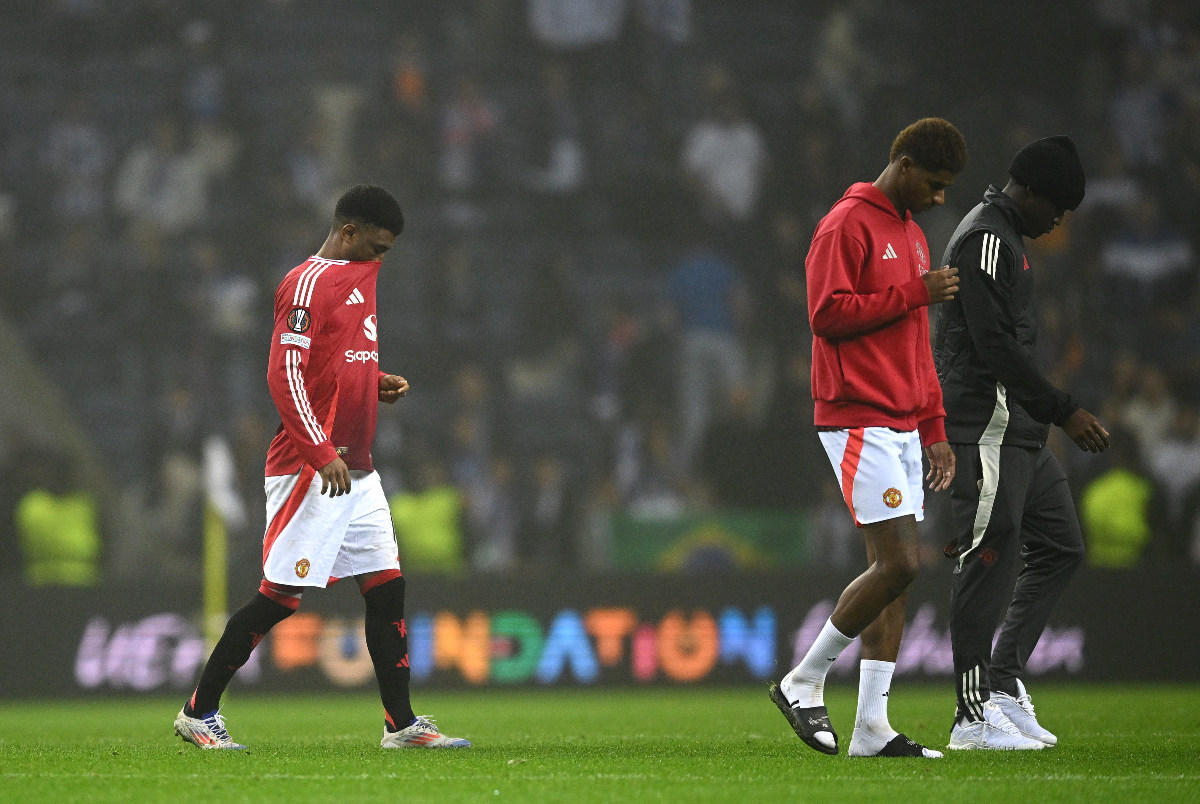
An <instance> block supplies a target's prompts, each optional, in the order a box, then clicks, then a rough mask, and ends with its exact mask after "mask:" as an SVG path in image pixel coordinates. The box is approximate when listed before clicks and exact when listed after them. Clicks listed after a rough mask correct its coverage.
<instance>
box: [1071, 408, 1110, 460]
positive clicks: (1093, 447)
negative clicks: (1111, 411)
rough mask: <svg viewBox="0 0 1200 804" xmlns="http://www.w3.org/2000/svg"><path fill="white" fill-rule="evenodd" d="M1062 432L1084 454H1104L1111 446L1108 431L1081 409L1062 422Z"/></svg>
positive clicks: (1097, 420)
mask: <svg viewBox="0 0 1200 804" xmlns="http://www.w3.org/2000/svg"><path fill="white" fill-rule="evenodd" d="M1062 429H1063V432H1064V433H1066V434H1067V437H1068V438H1070V439H1071V440H1072V441H1074V442H1075V443H1076V444H1078V445H1079V448H1080V449H1081V450H1084V451H1086V452H1104V450H1106V449H1108V448H1109V447H1110V446H1112V442H1111V441H1110V440H1109V436H1108V431H1107V430H1105V429H1104V426H1103V425H1102V424H1100V421H1099V419H1097V418H1096V417H1095V416H1093V415H1092V414H1090V413H1088V412H1087V411H1086V410H1084V409H1083V408H1080V409H1079V410H1077V411H1075V412H1074V413H1072V414H1071V415H1070V417H1069V418H1068V419H1067V420H1066V421H1065V422H1063V428H1062Z"/></svg>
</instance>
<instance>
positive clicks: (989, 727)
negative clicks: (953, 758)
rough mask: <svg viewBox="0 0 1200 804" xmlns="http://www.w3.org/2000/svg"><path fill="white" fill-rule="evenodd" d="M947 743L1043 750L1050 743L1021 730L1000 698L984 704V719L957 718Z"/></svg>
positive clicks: (989, 748)
mask: <svg viewBox="0 0 1200 804" xmlns="http://www.w3.org/2000/svg"><path fill="white" fill-rule="evenodd" d="M946 747H947V748H949V749H951V750H952V751H1040V750H1041V749H1043V748H1045V747H1046V744H1045V743H1043V742H1042V741H1041V740H1035V739H1033V738H1032V737H1026V736H1025V735H1023V734H1021V732H1020V730H1019V729H1018V728H1017V727H1016V726H1015V725H1014V724H1013V722H1012V721H1011V720H1009V719H1008V716H1006V715H1005V714H1004V712H1003V711H1002V710H1001V709H1000V707H999V706H998V705H997V704H996V702H995V701H992V700H988V701H985V702H984V704H983V720H976V721H972V722H968V723H958V722H956V723H955V724H954V728H953V729H951V731H950V744H949V745H948V746H946Z"/></svg>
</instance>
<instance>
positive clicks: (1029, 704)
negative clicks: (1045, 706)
mask: <svg viewBox="0 0 1200 804" xmlns="http://www.w3.org/2000/svg"><path fill="white" fill-rule="evenodd" d="M992 700H993V701H995V702H996V705H997V706H999V707H1000V711H1001V712H1003V713H1004V714H1005V715H1006V716H1007V717H1008V719H1009V720H1011V721H1012V722H1013V725H1014V726H1016V727H1017V731H1019V732H1021V734H1024V735H1025V736H1026V737H1029V738H1031V739H1034V740H1038V741H1040V742H1043V743H1045V744H1046V745H1056V744H1057V743H1058V738H1057V737H1055V736H1054V735H1053V734H1051V733H1050V732H1048V731H1046V730H1045V729H1044V728H1042V725H1041V724H1040V723H1038V722H1037V717H1035V716H1034V714H1033V701H1032V700H1031V699H1030V698H1029V693H1028V692H1026V691H1025V685H1024V684H1022V683H1021V679H1019V678H1018V679H1017V697H1016V698H1014V697H1012V696H1011V695H1009V694H1008V693H1006V692H996V691H995V690H993V691H992Z"/></svg>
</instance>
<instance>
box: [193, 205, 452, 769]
mask: <svg viewBox="0 0 1200 804" xmlns="http://www.w3.org/2000/svg"><path fill="white" fill-rule="evenodd" d="M403 228H404V215H403V213H402V212H401V210H400V205H399V204H398V203H397V202H396V199H395V198H393V197H392V196H391V194H390V193H388V192H387V191H386V190H384V189H383V188H382V187H377V186H374V185H358V186H355V187H351V188H350V189H349V190H347V191H346V192H345V193H344V194H343V195H342V197H341V198H340V199H339V200H338V202H337V207H336V208H335V210H334V223H333V227H332V229H330V232H329V236H328V237H327V238H326V240H325V244H324V245H323V246H321V249H320V250H319V251H318V252H317V253H316V254H315V255H314V256H312V257H310V258H309V259H307V260H305V261H304V262H303V263H301V264H300V265H298V266H297V267H296V268H294V269H292V271H291V272H290V273H288V275H287V276H286V277H284V280H283V282H281V283H280V285H279V289H278V290H277V291H276V292H275V329H274V332H273V333H272V335H271V357H270V364H269V369H268V374H267V384H268V386H269V387H270V389H271V397H272V399H274V401H275V407H276V408H277V409H278V410H279V416H280V419H281V424H280V425H279V430H278V432H277V433H276V435H275V439H274V440H273V441H272V442H271V446H270V449H269V450H268V452H267V466H266V475H267V477H266V491H267V522H268V524H267V532H266V535H265V537H264V539H263V581H262V584H261V585H260V586H259V589H258V593H257V594H255V595H254V597H253V599H251V600H250V602H249V603H247V604H246V605H245V606H243V607H242V608H241V609H239V610H238V611H237V612H235V613H234V615H233V616H232V617H230V618H229V622H228V623H227V624H226V626H225V633H224V634H223V635H222V636H221V639H220V641H219V642H218V643H217V646H216V647H215V648H214V649H213V652H212V655H211V656H210V657H209V659H208V663H207V664H206V665H205V667H204V672H203V673H202V674H201V676H200V683H199V684H198V685H197V687H196V691H195V693H193V695H192V697H191V699H190V700H188V702H187V703H186V704H185V705H184V707H183V709H182V710H180V712H179V715H178V716H176V718H175V733H176V734H178V735H179V736H180V737H182V738H183V739H184V740H187V741H188V742H190V743H193V744H194V745H197V746H199V747H201V748H227V749H238V748H243V747H244V746H241V745H238V744H237V743H235V742H233V740H232V739H230V737H229V734H228V732H227V731H226V729H225V723H224V719H223V718H222V717H221V715H220V712H219V703H220V699H221V693H223V692H224V691H225V687H226V686H227V685H228V684H229V680H230V679H231V678H233V674H234V673H235V672H237V670H238V668H239V667H241V666H242V665H243V664H245V663H246V660H247V659H249V658H250V653H251V651H252V650H253V649H254V647H255V646H256V645H257V644H258V642H259V641H260V640H261V639H262V638H263V637H264V636H266V634H267V633H268V632H269V631H270V630H271V628H273V627H274V626H275V625H276V624H278V623H279V622H281V621H283V620H284V619H285V618H287V617H288V616H289V615H291V614H292V613H293V612H295V611H296V610H297V609H298V608H299V606H300V598H301V595H302V594H303V591H304V589H305V587H313V586H315V587H325V586H328V585H329V584H332V583H336V582H337V581H338V580H339V579H340V578H344V577H347V576H353V577H354V580H355V582H356V583H357V584H358V588H359V590H360V591H361V592H362V596H363V599H364V601H365V602H366V641H367V648H368V650H369V651H370V654H371V662H372V664H373V665H374V667H375V676H376V679H377V680H378V682H379V694H380V698H381V699H382V701H383V708H384V734H383V740H382V742H381V745H382V746H383V747H384V748H410V747H413V748H465V747H468V746H470V743H469V742H467V741H466V740H462V739H457V738H453V737H447V736H446V735H444V734H442V733H441V732H440V731H439V730H438V728H437V726H435V725H434V724H433V722H432V721H431V720H429V719H428V718H425V717H418V716H416V715H414V714H413V710H412V706H411V704H410V703H409V694H408V687H409V676H410V670H409V662H408V634H407V631H406V628H405V625H404V585H405V582H404V576H403V575H401V573H400V561H399V556H398V553H399V551H398V549H397V545H396V537H395V533H394V531H393V529H392V522H391V513H390V511H389V509H388V503H387V499H386V498H385V496H384V494H383V489H382V487H381V486H380V482H379V475H378V473H377V472H375V470H374V467H373V465H372V463H371V442H372V441H373V440H374V438H375V419H376V413H377V407H376V406H377V405H378V403H379V402H387V403H389V404H391V403H394V402H395V401H396V400H397V399H399V398H400V397H402V396H404V395H405V394H406V393H407V392H408V382H407V381H406V380H405V379H404V378H403V377H400V376H398V375H395V374H387V373H385V372H382V371H380V370H379V351H378V344H377V341H378V337H379V335H378V332H379V324H378V319H377V318H376V311H375V280H376V277H377V276H378V274H379V269H380V266H381V265H382V261H383V258H384V256H385V255H386V254H387V252H388V250H389V249H390V248H391V247H392V244H393V243H394V242H395V240H396V238H397V237H398V236H399V235H400V232H401V231H402V230H403Z"/></svg>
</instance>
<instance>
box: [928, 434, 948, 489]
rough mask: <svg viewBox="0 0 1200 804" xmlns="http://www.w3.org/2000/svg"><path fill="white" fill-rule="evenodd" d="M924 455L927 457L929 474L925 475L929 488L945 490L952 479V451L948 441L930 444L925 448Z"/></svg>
mask: <svg viewBox="0 0 1200 804" xmlns="http://www.w3.org/2000/svg"><path fill="white" fill-rule="evenodd" d="M925 455H926V456H927V457H928V458H929V474H928V475H926V477H925V481H926V482H927V483H929V490H930V491H945V490H946V489H948V488H950V481H951V480H953V479H954V451H953V450H951V449H950V444H949V442H946V441H939V442H937V443H936V444H930V445H929V446H928V447H926V448H925Z"/></svg>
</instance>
